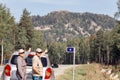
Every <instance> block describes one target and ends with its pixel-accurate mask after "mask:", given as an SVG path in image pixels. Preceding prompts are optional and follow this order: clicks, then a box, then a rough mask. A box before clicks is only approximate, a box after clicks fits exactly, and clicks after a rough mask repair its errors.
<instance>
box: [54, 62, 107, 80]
mask: <svg viewBox="0 0 120 80" xmlns="http://www.w3.org/2000/svg"><path fill="white" fill-rule="evenodd" d="M72 78H73V69H72V68H70V69H67V70H66V71H65V72H64V74H63V75H60V76H58V77H57V78H56V79H55V80H72ZM75 80H105V77H104V76H103V74H102V73H100V65H98V64H89V65H87V64H84V65H79V66H77V67H76V68H75Z"/></svg>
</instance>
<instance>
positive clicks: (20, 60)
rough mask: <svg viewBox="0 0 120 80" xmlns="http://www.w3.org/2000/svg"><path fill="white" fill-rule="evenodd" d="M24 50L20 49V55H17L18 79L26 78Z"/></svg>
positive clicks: (23, 79)
mask: <svg viewBox="0 0 120 80" xmlns="http://www.w3.org/2000/svg"><path fill="white" fill-rule="evenodd" d="M24 52H25V51H24V50H23V49H20V50H19V51H18V57H17V64H16V67H17V71H16V75H17V78H18V80H26V79H25V78H26V62H25V59H24Z"/></svg>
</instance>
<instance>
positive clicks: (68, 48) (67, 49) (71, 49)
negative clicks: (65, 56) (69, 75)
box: [66, 47, 75, 80]
mask: <svg viewBox="0 0 120 80" xmlns="http://www.w3.org/2000/svg"><path fill="white" fill-rule="evenodd" d="M66 52H67V53H73V80H74V79H75V78H74V76H75V67H74V65H75V47H67V48H66Z"/></svg>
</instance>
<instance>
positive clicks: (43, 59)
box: [11, 55, 47, 67]
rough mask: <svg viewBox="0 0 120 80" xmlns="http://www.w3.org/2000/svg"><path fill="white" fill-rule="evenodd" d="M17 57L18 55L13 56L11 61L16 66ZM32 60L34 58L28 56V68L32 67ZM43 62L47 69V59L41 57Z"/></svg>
mask: <svg viewBox="0 0 120 80" xmlns="http://www.w3.org/2000/svg"><path fill="white" fill-rule="evenodd" d="M17 57H18V55H13V56H12V59H11V64H14V65H15V64H16V63H17ZM32 58H33V56H28V57H27V58H26V59H25V61H26V63H27V66H32ZM40 59H41V62H42V64H43V67H46V66H47V59H46V58H45V57H41V58H40Z"/></svg>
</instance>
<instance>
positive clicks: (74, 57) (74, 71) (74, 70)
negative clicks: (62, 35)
mask: <svg viewBox="0 0 120 80" xmlns="http://www.w3.org/2000/svg"><path fill="white" fill-rule="evenodd" d="M74 79H75V48H74V53H73V80H74Z"/></svg>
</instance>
